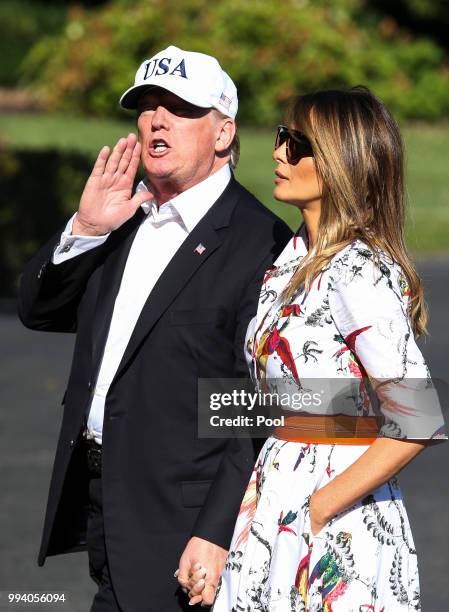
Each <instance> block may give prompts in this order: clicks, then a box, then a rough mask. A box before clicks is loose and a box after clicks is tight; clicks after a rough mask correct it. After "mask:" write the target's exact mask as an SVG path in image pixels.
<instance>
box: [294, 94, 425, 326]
mask: <svg viewBox="0 0 449 612" xmlns="http://www.w3.org/2000/svg"><path fill="white" fill-rule="evenodd" d="M288 124H289V125H290V127H292V128H296V129H298V130H301V132H303V133H304V134H305V135H306V136H307V137H308V139H309V140H310V142H311V144H312V148H313V153H314V160H315V164H316V169H317V173H318V176H319V179H320V181H321V183H322V199H321V213H320V220H319V224H318V233H317V240H316V243H315V245H314V247H313V248H312V249H311V251H310V252H309V254H308V256H307V257H306V258H305V260H304V265H301V266H300V267H299V268H298V269H297V270H296V272H295V273H294V275H293V277H292V280H291V283H290V285H289V286H288V287H287V288H286V291H285V296H284V297H285V298H286V299H289V298H290V297H291V296H292V295H293V293H294V292H295V291H296V290H297V289H298V288H299V287H300V286H301V285H302V284H304V285H305V287H306V289H307V288H308V287H309V285H310V282H311V281H312V279H313V278H314V277H315V276H316V275H317V274H318V273H319V272H320V270H321V269H322V268H323V267H325V266H326V265H327V263H328V262H329V261H330V260H331V258H332V257H333V256H334V255H335V254H336V253H338V252H339V251H340V250H341V249H343V248H344V247H345V246H347V245H348V244H350V243H351V242H352V241H353V240H355V239H357V238H359V239H360V240H362V241H363V242H364V243H365V244H366V245H367V246H368V247H369V248H370V249H371V250H372V251H373V253H374V255H375V257H376V252H377V251H378V249H381V250H383V251H385V252H386V253H388V254H389V255H390V257H391V258H392V259H393V260H394V261H396V262H397V263H398V264H399V265H400V266H401V267H402V270H403V272H404V274H405V276H406V278H407V281H408V285H409V289H410V298H409V300H410V301H409V316H410V321H411V324H412V328H413V331H414V334H415V335H416V336H419V335H421V334H423V333H427V330H426V324H427V309H426V306H425V303H424V296H423V289H422V285H421V281H420V279H419V276H418V274H417V273H416V270H415V268H414V266H413V264H412V262H411V260H410V256H409V255H408V252H407V248H406V246H405V242H404V220H405V194H404V148H403V143H402V138H401V134H400V131H399V127H398V125H397V123H396V121H395V120H394V118H393V117H392V115H391V113H390V112H389V111H388V109H387V108H386V107H385V105H384V104H383V103H382V102H381V101H380V100H379V99H378V98H377V97H376V96H374V95H373V94H372V93H371V92H370V91H369V89H367V88H366V87H362V86H357V87H353V88H351V89H349V90H347V91H340V90H328V91H318V92H314V93H309V94H305V95H303V96H299V97H298V98H296V99H295V101H294V102H293V104H292V106H291V108H290V110H289V113H288Z"/></svg>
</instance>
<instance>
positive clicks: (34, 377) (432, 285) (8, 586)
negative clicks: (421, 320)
mask: <svg viewBox="0 0 449 612" xmlns="http://www.w3.org/2000/svg"><path fill="white" fill-rule="evenodd" d="M419 269H420V272H421V274H422V276H423V278H424V282H425V287H426V290H427V300H428V303H429V304H430V307H431V325H430V331H431V337H430V338H429V339H427V341H426V342H425V343H424V344H422V343H421V345H422V350H423V353H424V354H425V356H426V358H427V361H428V364H429V367H430V370H431V372H432V375H433V376H434V377H435V378H437V377H440V378H444V379H446V381H448V380H449V376H448V374H447V365H448V348H449V329H448V326H447V315H446V313H447V305H448V304H449V261H444V260H439V261H427V262H421V264H420V266H419ZM0 338H1V340H2V341H1V346H2V353H1V368H0V389H1V403H0V490H1V492H2V497H1V505H0V591H1V592H2V595H1V596H0V609H5V608H6V609H8V610H12V609H14V607H12V606H9V607H8V604H7V598H6V593H7V592H11V591H13V592H49V593H65V595H66V599H67V602H66V603H65V604H64V605H63V606H62V609H63V610H65V611H66V612H86V611H88V610H89V606H90V602H91V600H92V597H93V593H94V587H93V585H92V584H91V582H90V579H89V578H88V573H87V557H86V554H85V553H75V554H71V555H65V556H59V557H53V558H49V559H48V560H47V562H46V564H45V566H44V567H43V568H39V567H38V566H37V564H36V558H37V551H38V546H39V541H40V532H41V526H42V521H43V514H44V509H45V504H46V497H47V491H48V484H49V479H50V474H51V466H52V461H53V456H54V451H55V446H56V440H57V433H58V430H59V425H60V418H61V407H60V401H61V398H62V394H63V391H64V388H65V381H66V379H67V376H68V372H69V367H70V359H71V351H72V347H73V338H72V337H71V336H70V335H63V334H45V333H40V332H31V331H29V330H26V329H25V328H23V327H22V326H21V324H20V322H19V321H18V320H17V319H16V317H15V315H14V312H13V311H12V310H11V308H10V307H8V305H5V306H4V307H3V309H2V312H1V313H0ZM446 406H447V404H446ZM448 460H449V443H446V444H441V445H439V446H437V447H435V448H432V449H429V450H427V451H425V452H424V453H422V454H421V455H420V456H418V457H417V458H416V459H415V461H414V462H413V463H412V464H410V465H409V466H407V467H406V468H405V469H404V470H403V472H402V473H401V475H400V478H399V480H400V483H401V486H402V490H403V494H404V497H405V501H406V505H407V510H408V515H409V518H410V522H411V525H412V529H413V534H414V539H415V544H416V548H417V551H418V557H419V562H420V576H421V588H422V597H423V610H424V612H439V611H443V610H444V611H446V610H449V595H448V592H449V591H448V567H449V563H448V562H449V512H448V505H449V487H448V465H449V461H448ZM38 609H39V610H41V611H43V612H47V610H48V611H50V610H57V609H61V606H60V605H59V604H57V605H53V606H51V605H48V604H47V605H39V606H38ZM161 612H163V611H161ZM387 612H395V611H393V610H388V611H387Z"/></svg>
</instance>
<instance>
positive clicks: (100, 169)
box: [91, 145, 109, 176]
mask: <svg viewBox="0 0 449 612" xmlns="http://www.w3.org/2000/svg"><path fill="white" fill-rule="evenodd" d="M108 157H109V147H108V146H107V145H105V146H104V147H102V148H101V149H100V152H99V153H98V157H97V159H96V160H95V164H94V167H93V168H92V172H91V176H102V175H103V173H104V168H105V166H106V161H107V159H108Z"/></svg>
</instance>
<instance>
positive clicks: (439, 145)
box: [0, 114, 449, 253]
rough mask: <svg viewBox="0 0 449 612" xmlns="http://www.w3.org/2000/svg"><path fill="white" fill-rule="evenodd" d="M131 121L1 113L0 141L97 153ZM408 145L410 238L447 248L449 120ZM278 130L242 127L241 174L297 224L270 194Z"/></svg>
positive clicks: (410, 133) (419, 247) (419, 244)
mask: <svg viewBox="0 0 449 612" xmlns="http://www.w3.org/2000/svg"><path fill="white" fill-rule="evenodd" d="M134 130H135V124H134V119H133V118H132V117H130V118H129V121H123V122H118V121H115V122H114V121H108V120H99V119H92V118H91V119H86V118H78V117H66V116H63V115H60V116H57V115H36V114H25V115H22V114H20V115H14V114H13V115H3V116H2V117H0V142H2V141H3V142H4V143H6V144H7V145H10V146H12V147H14V148H34V149H42V148H48V147H56V148H59V149H65V150H75V151H80V152H84V153H86V154H88V155H91V156H92V157H94V156H95V155H96V153H97V152H98V150H99V149H100V148H101V146H102V145H104V144H109V145H111V144H113V143H114V142H115V141H116V140H117V139H118V138H119V137H120V136H123V135H126V133H127V132H128V131H134ZM403 134H404V139H405V143H406V151H407V190H408V199H409V210H408V222H407V241H408V245H409V247H410V248H411V250H413V251H414V252H420V253H426V252H438V251H440V252H442V251H449V173H448V158H449V126H448V125H444V126H410V127H406V128H404V130H403ZM273 140H274V132H273V133H272V132H267V131H255V130H249V129H242V130H241V145H242V146H241V150H242V154H241V161H240V164H239V167H238V169H237V172H236V174H237V178H238V179H239V180H240V181H241V182H242V183H243V184H244V185H245V186H246V187H247V188H248V189H249V190H250V191H252V192H253V193H254V194H255V195H257V196H258V197H259V198H260V199H261V200H262V202H264V203H265V204H266V205H267V206H269V207H270V208H271V209H272V210H274V211H275V212H276V213H277V214H278V215H279V216H281V217H282V218H284V219H285V220H286V221H287V222H288V223H289V224H290V225H291V227H293V228H295V227H297V225H298V224H299V222H300V214H299V212H298V211H297V209H295V208H293V207H291V206H287V205H285V204H282V203H279V202H275V201H274V200H273V197H272V189H273V186H274V183H273V168H274V162H273V161H272V159H271V153H272V147H273Z"/></svg>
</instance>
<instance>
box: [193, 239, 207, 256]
mask: <svg viewBox="0 0 449 612" xmlns="http://www.w3.org/2000/svg"><path fill="white" fill-rule="evenodd" d="M205 250H206V247H205V246H204V244H202V243H201V242H200V243H199V245H198V246H197V247H196V248H195V251H194V252H195V253H198V255H202V254H203V253H204V251H205Z"/></svg>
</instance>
